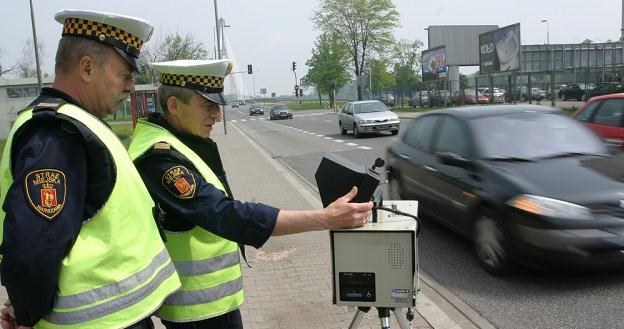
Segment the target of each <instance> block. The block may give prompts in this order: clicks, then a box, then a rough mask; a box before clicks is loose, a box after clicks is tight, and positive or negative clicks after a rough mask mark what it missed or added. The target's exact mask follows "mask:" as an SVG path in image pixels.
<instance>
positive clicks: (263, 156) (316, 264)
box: [212, 123, 460, 329]
mask: <svg viewBox="0 0 624 329" xmlns="http://www.w3.org/2000/svg"><path fill="white" fill-rule="evenodd" d="M212 138H213V139H214V140H215V141H216V142H217V143H218V144H219V150H220V152H221V155H222V158H223V163H224V166H225V168H226V172H227V175H228V180H229V182H230V185H231V186H232V190H233V194H234V196H235V197H236V198H237V199H239V200H241V201H251V202H262V203H266V204H270V205H272V206H276V207H278V208H281V209H289V210H303V209H318V208H321V207H322V206H321V202H320V200H319V197H318V195H317V193H316V191H314V190H312V189H311V188H310V187H308V185H307V184H305V183H303V182H302V181H301V178H298V176H297V175H296V174H295V173H294V172H293V171H291V170H289V169H288V167H287V166H286V165H285V164H283V163H281V162H279V161H278V160H275V159H272V158H271V156H270V155H269V154H268V152H267V151H266V150H264V149H263V148H262V147H261V146H259V145H258V144H256V143H255V142H253V141H252V140H251V139H250V138H249V137H248V136H247V135H246V134H245V133H244V132H242V131H241V130H240V129H239V128H238V127H237V126H236V125H235V124H231V123H230V124H228V126H227V135H224V133H223V130H222V129H216V131H213V134H212ZM247 258H248V260H249V264H250V266H251V268H248V267H247V266H243V268H244V287H245V295H246V300H245V303H244V304H243V306H242V308H241V310H242V314H243V320H244V323H245V328H247V329H265V328H266V329H268V328H271V329H276V328H284V329H286V328H288V329H298V328H302V329H308V328H309V329H319V328H323V329H325V328H327V329H329V328H336V329H338V328H348V327H349V325H350V323H351V320H352V319H353V316H354V313H353V311H348V310H347V308H345V307H341V306H335V305H332V287H331V264H330V249H329V234H328V232H327V231H323V232H308V233H301V234H296V235H290V236H281V237H272V238H271V239H269V241H268V242H267V243H266V244H265V245H264V246H263V247H262V248H261V249H258V250H256V249H254V248H251V247H247ZM417 301H418V306H417V309H416V310H415V312H416V313H415V318H414V320H413V321H412V323H411V325H412V328H434V326H432V324H431V322H433V323H437V324H438V326H435V328H460V327H459V326H458V325H457V324H456V323H455V322H453V321H452V320H450V319H449V318H448V317H446V316H445V315H444V312H442V311H441V310H440V309H438V308H437V307H436V305H435V304H433V302H431V300H430V299H429V298H427V297H426V296H425V295H424V294H422V293H421V294H419V296H418V298H417ZM421 309H425V310H427V315H428V318H429V319H426V318H425V317H424V316H423V315H422V314H421V313H422V312H421V311H420V310H421ZM404 312H405V310H403V313H404ZM379 327H380V322H379V318H378V315H377V312H376V310H371V311H370V312H368V313H366V314H365V315H364V317H363V319H362V322H361V323H360V326H359V328H365V329H369V328H370V329H372V328H379ZM391 327H392V328H399V325H398V323H397V322H396V320H395V318H394V316H392V317H391Z"/></svg>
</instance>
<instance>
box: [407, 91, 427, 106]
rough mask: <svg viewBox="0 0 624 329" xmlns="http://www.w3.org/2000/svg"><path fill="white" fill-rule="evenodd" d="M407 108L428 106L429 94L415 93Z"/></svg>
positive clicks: (423, 92)
mask: <svg viewBox="0 0 624 329" xmlns="http://www.w3.org/2000/svg"><path fill="white" fill-rule="evenodd" d="M409 106H410V107H412V108H414V107H416V106H429V94H427V91H420V92H417V93H416V95H414V97H412V99H410V101H409Z"/></svg>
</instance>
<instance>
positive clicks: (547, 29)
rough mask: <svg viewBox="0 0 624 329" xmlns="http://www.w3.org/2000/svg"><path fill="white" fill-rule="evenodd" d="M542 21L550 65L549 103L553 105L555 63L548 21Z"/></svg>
mask: <svg viewBox="0 0 624 329" xmlns="http://www.w3.org/2000/svg"><path fill="white" fill-rule="evenodd" d="M542 23H546V44H547V49H548V56H549V58H550V60H549V61H548V65H549V66H550V105H551V106H553V107H554V106H555V63H554V61H553V54H552V49H551V48H550V22H548V20H547V19H542Z"/></svg>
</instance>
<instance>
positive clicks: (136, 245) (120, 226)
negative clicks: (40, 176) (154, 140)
mask: <svg viewBox="0 0 624 329" xmlns="http://www.w3.org/2000/svg"><path fill="white" fill-rule="evenodd" d="M32 117H33V114H32V109H29V110H24V111H22V112H21V113H20V114H19V115H18V117H17V120H16V122H15V123H14V125H13V127H12V129H11V132H10V133H9V137H8V139H7V148H6V149H5V151H4V154H3V155H2V162H1V164H0V189H1V191H7V190H8V188H9V186H10V185H11V184H13V177H12V174H11V164H10V158H11V149H10V148H11V143H12V141H13V138H14V136H15V133H16V131H18V129H19V128H20V127H21V126H22V125H24V124H25V123H27V122H28V121H29V120H31V119H32ZM56 117H57V118H59V119H64V120H67V121H68V122H71V123H72V124H73V125H76V124H79V123H75V122H74V120H70V119H71V118H73V119H75V120H78V121H80V122H81V123H82V124H83V125H84V126H86V128H88V129H84V127H81V128H82V129H84V131H90V132H92V133H93V135H94V136H93V137H95V138H98V139H99V140H100V141H101V143H102V145H105V147H106V148H107V150H108V152H109V153H110V155H111V158H112V160H113V162H114V165H115V168H116V177H115V182H114V186H113V189H112V192H111V194H110V196H109V198H108V200H107V201H106V202H105V203H104V204H103V206H102V208H100V209H99V211H98V212H97V213H96V214H95V215H94V216H93V217H92V218H91V219H89V220H87V221H84V222H83V224H82V227H81V229H80V233H79V234H78V237H77V239H76V242H75V244H74V245H73V247H72V248H71V250H70V251H69V253H68V254H67V255H66V256H65V258H64V259H63V260H62V262H61V266H60V273H59V281H58V292H57V296H56V298H55V301H54V307H53V309H52V311H51V312H50V313H49V314H48V315H46V316H45V317H44V318H43V319H41V320H40V321H39V322H38V323H37V324H36V325H35V328H101V329H110V328H125V327H128V326H130V325H132V324H134V323H136V322H138V321H140V320H142V319H144V318H146V317H148V316H150V315H151V314H152V313H153V312H154V311H155V310H156V309H158V308H159V307H160V305H161V304H162V303H163V301H164V299H165V298H166V297H167V296H169V295H171V294H172V293H173V292H174V291H176V290H177V289H178V288H179V287H180V281H179V278H178V276H177V274H176V273H175V268H174V266H173V264H172V262H171V259H170V257H169V255H168V253H167V251H166V249H165V246H164V244H163V242H162V240H161V238H160V235H159V233H158V229H157V227H156V224H155V222H154V218H153V214H152V207H153V205H154V203H153V202H152V199H151V197H150V195H149V193H148V191H147V189H146V188H145V185H144V184H143V182H142V180H141V178H140V176H139V173H138V172H137V171H136V168H135V167H134V164H133V163H132V161H131V160H130V158H129V157H128V154H127V152H126V150H125V148H124V146H123V145H122V144H121V142H120V141H119V139H118V138H117V136H116V135H115V134H114V133H113V132H112V131H111V129H110V128H109V127H108V126H106V124H104V123H103V122H102V121H100V120H99V119H98V118H96V117H95V116H93V115H92V114H90V113H88V112H87V111H85V110H83V109H81V108H79V107H77V106H75V105H71V104H65V105H62V106H60V108H58V110H57V114H56ZM102 151H106V150H104V149H103V150H102ZM5 195H6V193H2V196H0V204H4V198H5ZM5 215H6V214H5V213H4V211H3V210H0V225H1V224H3V223H4V218H5ZM0 237H2V235H0Z"/></svg>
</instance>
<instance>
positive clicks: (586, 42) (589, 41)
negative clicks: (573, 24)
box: [581, 39, 594, 45]
mask: <svg viewBox="0 0 624 329" xmlns="http://www.w3.org/2000/svg"><path fill="white" fill-rule="evenodd" d="M593 42H594V41H593V40H592V39H585V40H583V42H581V43H582V44H584V45H587V44H590V43H593Z"/></svg>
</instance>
